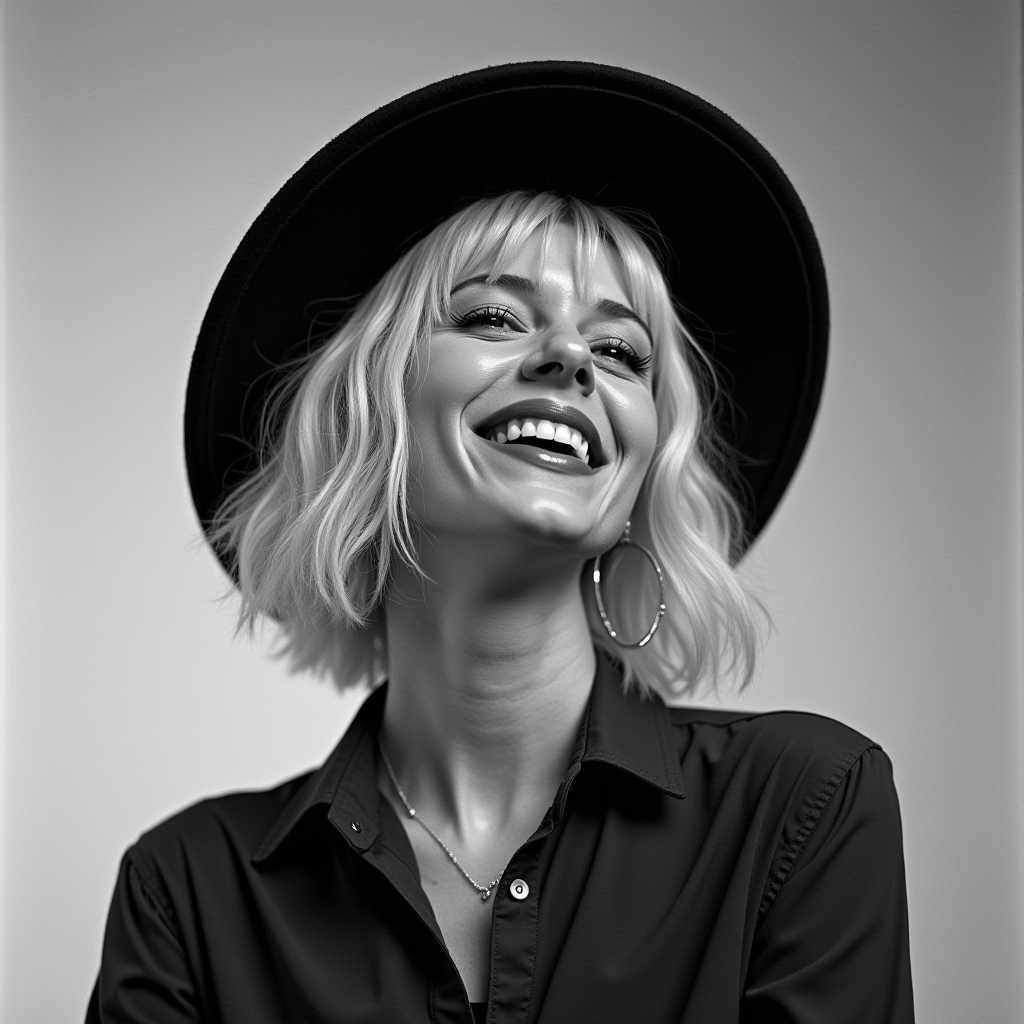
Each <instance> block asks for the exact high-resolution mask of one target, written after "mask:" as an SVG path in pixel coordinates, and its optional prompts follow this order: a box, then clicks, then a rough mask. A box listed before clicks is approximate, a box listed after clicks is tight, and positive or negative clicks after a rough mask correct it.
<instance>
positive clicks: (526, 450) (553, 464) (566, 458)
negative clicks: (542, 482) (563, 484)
mask: <svg viewBox="0 0 1024 1024" xmlns="http://www.w3.org/2000/svg"><path fill="white" fill-rule="evenodd" d="M485 440H486V438H485ZM487 444H489V445H490V446H491V447H492V448H497V449H498V451H500V452H504V453H505V454H506V455H509V456H511V457H512V458H513V459H519V460H520V461H521V462H528V463H529V464H530V465H531V466H543V467H544V468H545V469H551V470H554V471H555V472H556V473H568V474H569V475H570V476H591V475H592V474H593V472H594V470H593V469H591V468H590V466H588V465H587V464H586V463H585V462H582V461H581V460H580V459H577V458H576V456H575V455H560V454H558V453H557V452H549V451H547V450H546V449H544V448H533V447H531V446H530V445H528V444H523V445H519V444H498V443H497V442H496V441H487Z"/></svg>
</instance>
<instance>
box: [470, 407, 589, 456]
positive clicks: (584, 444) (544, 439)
mask: <svg viewBox="0 0 1024 1024" xmlns="http://www.w3.org/2000/svg"><path fill="white" fill-rule="evenodd" d="M476 433H477V434H479V435H480V436H481V437H483V438H486V439H487V440H488V441H491V442H493V443H494V444H502V445H521V446H529V447H531V448H539V449H542V450H544V451H548V452H552V453H554V454H555V455H561V456H563V457H566V458H569V459H573V460H579V461H580V462H582V463H583V465H584V466H589V467H591V468H597V467H598V466H602V465H604V461H605V460H604V458H603V456H602V452H601V440H600V437H599V436H598V433H597V429H596V428H595V426H594V424H593V423H591V422H590V420H589V419H588V418H587V417H586V416H585V415H584V414H583V413H581V412H580V411H579V410H578V409H574V408H572V407H571V406H567V405H561V404H559V403H555V402H548V401H537V400H533V401H529V402H519V403H516V404H515V405H512V406H509V407H507V408H505V409H503V410H502V411H501V412H499V413H497V415H496V416H494V417H492V418H491V419H489V420H488V421H487V422H486V423H484V424H483V425H481V426H480V427H478V428H477V430H476Z"/></svg>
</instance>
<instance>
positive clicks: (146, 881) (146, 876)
mask: <svg viewBox="0 0 1024 1024" xmlns="http://www.w3.org/2000/svg"><path fill="white" fill-rule="evenodd" d="M126 860H127V861H128V867H129V868H130V869H131V870H132V871H134V872H135V874H136V875H138V876H139V885H140V886H141V887H142V889H143V890H144V891H145V893H146V895H147V896H148V897H149V898H150V899H151V900H152V901H153V904H154V909H155V910H156V911H157V913H158V914H159V916H160V917H161V919H162V920H163V923H164V925H166V927H167V928H168V929H169V931H170V932H171V934H172V935H173V936H174V938H175V940H176V941H177V943H178V944H179V945H180V946H181V947H182V948H183V949H184V946H185V944H184V942H182V938H181V929H180V928H179V927H178V915H177V914H176V913H175V912H174V906H173V905H172V904H171V901H170V900H169V899H167V897H166V894H165V892H164V891H163V886H161V885H160V883H159V881H158V880H157V879H156V878H155V877H154V876H153V875H152V874H151V873H150V872H149V870H148V869H147V868H144V867H143V866H142V865H141V864H140V863H139V861H138V859H137V858H135V857H133V856H132V853H131V851H129V852H128V854H127V856H126Z"/></svg>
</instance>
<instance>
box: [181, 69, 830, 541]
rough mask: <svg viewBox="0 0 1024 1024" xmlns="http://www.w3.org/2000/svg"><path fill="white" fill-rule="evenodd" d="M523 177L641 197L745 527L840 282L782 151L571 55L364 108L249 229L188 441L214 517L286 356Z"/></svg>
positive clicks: (216, 313)
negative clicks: (691, 336) (702, 354)
mask: <svg viewBox="0 0 1024 1024" xmlns="http://www.w3.org/2000/svg"><path fill="white" fill-rule="evenodd" d="M514 189H529V190H535V191H554V192H557V193H562V194H565V195H571V196H575V197H577V198H579V199H584V200H589V201H591V202H593V203H597V204H600V205H602V206H608V207H613V208H616V209H625V210H632V211H640V212H642V213H643V214H644V215H645V216H646V217H647V218H649V219H650V220H651V221H652V222H653V223H654V224H655V225H656V226H657V229H658V232H659V233H660V235H661V237H662V239H663V241H664V243H665V245H666V248H667V250H668V252H669V255H670V257H671V258H670V260H669V262H668V264H667V266H666V272H667V276H668V281H669V286H670V288H671V290H672V293H673V295H674V297H675V299H676V300H677V302H678V303H679V304H680V307H681V308H682V309H683V310H684V311H685V313H684V317H685V318H686V319H687V320H688V322H689V325H690V326H691V328H693V330H694V332H695V334H696V335H697V337H698V339H699V340H700V341H701V343H702V345H703V347H704V349H705V351H706V352H707V353H708V355H709V356H710V357H711V359H712V360H713V362H714V364H715V366H716V368H717V370H718V376H719V380H720V382H721V383H722V385H723V386H724V388H725V391H726V392H727V397H728V400H727V401H725V402H723V403H721V404H720V409H721V416H720V422H719V424H718V425H719V430H720V433H721V434H722V436H723V437H724V439H725V441H726V442H727V443H728V444H729V445H730V446H732V448H733V449H735V451H736V453H737V455H738V469H739V473H740V478H739V479H738V480H737V481H735V482H734V483H733V486H734V490H735V492H736V497H737V499H738V500H739V502H740V504H741V506H742V507H743V509H744V512H745V525H746V529H747V533H748V537H749V538H753V537H754V536H756V534H757V533H758V531H759V530H760V529H761V528H762V527H763V526H764V524H765V523H766V522H767V520H768V517H769V516H770V515H771V513H772V511H773V510H774V509H775V507H776V505H777V504H778V502H779V499H780V498H781V497H782V494H783V492H784V491H785V489H786V486H787V484H788V483H789V481H790V479H791V477H792V476H793V473H794V472H795V470H796V466H797V463H798V462H799V460H800V456H801V454H802V452H803V449H804V446H805V445H806V443H807V439H808V436H809V434H810V430H811V425H812V423H813V420H814V415H815V413H816V411H817V408H818V400H819V397H820V395H821V389H822V384H823V381H824V374H825V360H826V352H827V343H828V295H827V290H826V284H825V271H824V266H823V264H822V259H821V252H820V250H819V248H818V243H817V240H816V239H815V236H814V230H813V228H812V227H811V223H810V220H809V219H808V217H807V213H806V211H805V210H804V207H803V204H802V203H801V202H800V199H799V197H798V196H797V194H796V192H795V191H794V189H793V186H792V185H791V184H790V182H789V180H788V178H787V177H786V176H785V174H784V173H783V172H782V170H781V169H780V167H779V165H778V164H777V163H776V162H775V160H774V159H773V158H772V157H771V156H770V155H769V153H768V152H767V151H766V150H765V149H764V148H763V147H762V146H761V145H760V143H758V142H757V140H756V139H754V138H753V136H751V135H750V134H749V133H748V132H747V131H745V130H744V129H743V128H741V127H740V126H739V125H738V124H737V123H736V122H735V121H733V120H732V119H731V118H730V117H728V116H727V115H726V114H724V113H722V111H720V110H718V109H716V108H715V107H713V106H711V105H710V104H709V103H706V102H705V101H704V100H702V99H700V98H699V97H697V96H694V95H693V94H692V93H689V92H686V91H685V90H683V89H680V88H678V87H677V86H675V85H671V84H669V83H668V82H663V81H660V80H659V79H656V78H651V77H649V76H647V75H642V74H638V73H636V72H634V71H627V70H624V69H622V68H614V67H607V66H605V65H601V64H588V63H577V62H569V61H539V62H536V63H524V64H506V65H502V66H498V67H490V68H485V69H483V70H481V71H474V72H471V73H469V74H464V75H457V76H456V77H454V78H448V79H446V80H444V81H442V82H437V83H435V84H434V85H429V86H427V87H426V88H424V89H418V90H417V91H416V92H412V93H409V94H408V95H407V96H403V97H402V98H401V99H398V100H395V101H394V102H393V103H389V104H388V105H387V106H384V107H381V108H380V109H379V110H377V111H375V112H374V113H372V114H369V115H368V116H366V117H364V118H363V119H362V120H360V121H358V122H357V123H356V124H354V125H353V126H352V127H351V128H349V129H348V130H347V131H345V132H343V133H342V134H341V135H339V136H338V137H337V138H335V139H334V140H333V141H331V142H329V143H328V144H327V145H326V146H324V147H323V149H321V150H320V151H319V152H318V153H317V154H316V155H314V156H313V157H311V158H310V159H309V160H308V161H307V162H306V163H305V164H304V165H303V166H302V167H301V168H300V169H299V170H298V171H297V172H296V173H295V175H294V176H293V177H292V178H291V179H290V180H289V181H288V182H287V183H286V184H285V185H284V187H283V188H281V190H280V191H279V192H278V193H277V195H275V196H274V198H273V199H271V201H270V202H269V203H268V204H267V206H266V209H264V210H263V212H262V213H261V214H260V215H259V217H257V218H256V221H255V222H254V223H253V225H252V227H251V228H249V230H248V231H247V232H246V235H245V237H244V238H243V239H242V242H241V244H240V245H239V246H238V249H237V250H236V252H235V254H234V256H232V258H231V262H230V263H229V264H228V266H227V269H226V270H225V271H224V274H223V276H222V277H221V279H220V283H219V284H218V285H217V289H216V291H215V292H214V295H213V299H212V300H211V302H210V307H209V309H208V310H207V313H206V317H205V319H204V320H203V325H202V328H201V330H200V332H199V339H198V343H197V345H196V350H195V354H194V356H193V359H192V369H191V373H190V376H189V382H188V395H187V398H186V403H185V455H186V459H187V462H188V475H189V482H190V484H191V488H192V497H193V500H194V502H195V506H196V510H197V512H198V513H199V519H200V521H201V522H202V523H203V525H204V526H207V525H208V524H209V523H210V521H211V519H212V518H213V515H214V513H215V511H216V509H217V507H218V505H219V503H220V502H221V500H222V499H223V498H224V496H225V495H226V494H227V492H228V491H229V490H230V488H231V487H232V486H233V485H235V484H236V483H237V482H238V481H240V480H241V479H242V478H243V477H244V476H245V475H246V474H247V473H248V472H249V471H250V470H251V469H252V468H254V465H255V461H254V458H255V457H254V451H255V446H256V441H257V435H258V431H259V424H260V417H261V412H262V410H263V404H264V400H265V397H266V395H267V392H268V389H269V388H270V387H272V386H273V384H274V383H275V382H276V380H277V379H278V374H277V373H276V372H275V371H276V369H277V368H279V367H280V366H281V365H282V364H284V363H285V361H286V360H287V359H289V358H291V357H294V356H295V355H296V354H297V353H298V352H300V351H304V346H307V345H308V344H309V343H310V339H314V341H315V339H316V338H317V337H322V334H323V331H322V320H321V317H322V314H323V312H324V310H325V309H328V308H330V307H331V306H332V303H333V304H334V305H337V303H336V300H337V299H338V298H339V297H352V296H358V295H361V294H363V293H364V292H366V290H367V289H368V288H369V287H370V286H371V285H372V284H373V283H374V282H375V281H376V280H377V279H378V278H380V277H381V275H382V274H383V273H384V272H385V271H386V270H387V269H388V267H390V266H391V265H392V264H393V263H394V262H395V260H396V259H397V258H398V257H399V256H401V255H402V253H403V252H405V251H406V250H407V249H408V248H409V247H410V246H411V245H412V244H413V243H414V242H415V241H417V240H418V239H419V238H422V237H423V236H424V235H425V234H426V233H427V232H428V231H429V230H430V229H431V228H433V227H435V226H436V225H437V224H439V223H441V222H442V221H444V220H445V219H446V218H447V217H449V216H450V215H451V214H453V213H455V212H456V211H457V210H459V209H460V208H462V207H464V206H465V205H466V204H467V203H469V202H471V201H472V200H474V199H478V198H480V197H482V196H487V195H497V194H499V193H502V192H507V191H511V190H514Z"/></svg>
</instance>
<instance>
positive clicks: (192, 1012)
mask: <svg viewBox="0 0 1024 1024" xmlns="http://www.w3.org/2000/svg"><path fill="white" fill-rule="evenodd" d="M161 892H162V890H161V888H160V886H159V884H158V883H157V882H156V880H155V879H147V878H146V877H144V875H143V873H142V872H141V871H140V869H139V867H138V866H137V865H136V864H134V863H133V862H132V859H131V854H130V853H129V854H128V855H127V856H125V858H124V860H123V861H122V862H121V870H120V873H119V875H118V879H117V885H116V887H115V889H114V898H113V901H112V902H111V905H110V914H109V915H108V917H107V928H106V932H105V934H104V937H103V957H102V961H101V963H100V971H99V977H98V978H97V980H96V987H95V988H94V989H93V993H92V997H91V999H90V1000H89V1007H88V1010H87V1011H86V1017H85V1024H186V1022H188V1024H200V1022H201V1021H202V1020H203V1018H202V1016H201V1015H200V1013H199V1009H198V1007H197V1005H196V998H195V987H194V985H193V983H192V972H191V970H190V968H189V964H188V959H187V957H186V955H185V950H184V948H183V946H182V943H181V939H180V937H179V934H178V929H177V927H176V922H175V917H174V911H173V908H172V907H171V905H170V901H169V900H167V899H166V897H164V898H161Z"/></svg>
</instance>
